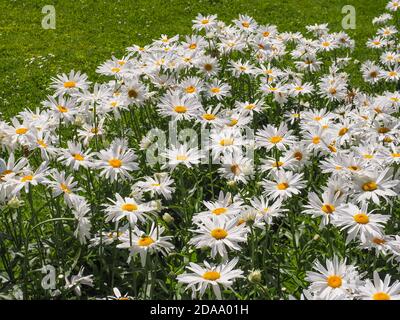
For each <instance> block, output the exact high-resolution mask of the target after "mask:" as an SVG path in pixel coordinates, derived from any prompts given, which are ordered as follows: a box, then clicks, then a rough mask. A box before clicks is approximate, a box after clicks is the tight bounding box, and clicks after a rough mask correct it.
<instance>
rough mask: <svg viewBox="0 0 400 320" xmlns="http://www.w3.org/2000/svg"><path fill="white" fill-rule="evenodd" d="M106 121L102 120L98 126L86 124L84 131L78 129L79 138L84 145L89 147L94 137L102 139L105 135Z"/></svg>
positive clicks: (83, 126) (83, 127)
mask: <svg viewBox="0 0 400 320" xmlns="http://www.w3.org/2000/svg"><path fill="white" fill-rule="evenodd" d="M104 120H105V118H102V119H101V120H100V121H99V122H98V123H97V124H95V123H91V122H88V123H84V124H83V125H82V129H78V136H79V139H80V140H82V143H83V145H85V146H87V145H88V144H89V142H90V141H91V140H92V139H93V138H94V137H101V136H102V135H103V134H104V129H103V126H104Z"/></svg>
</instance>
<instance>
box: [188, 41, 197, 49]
mask: <svg viewBox="0 0 400 320" xmlns="http://www.w3.org/2000/svg"><path fill="white" fill-rule="evenodd" d="M196 48H197V44H195V43H192V44H191V45H190V46H189V49H191V50H194V49H196Z"/></svg>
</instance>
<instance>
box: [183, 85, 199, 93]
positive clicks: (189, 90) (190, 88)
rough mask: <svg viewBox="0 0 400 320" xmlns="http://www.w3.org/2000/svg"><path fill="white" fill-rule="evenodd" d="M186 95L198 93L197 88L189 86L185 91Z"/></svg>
mask: <svg viewBox="0 0 400 320" xmlns="http://www.w3.org/2000/svg"><path fill="white" fill-rule="evenodd" d="M185 91H186V93H193V92H195V91H196V88H195V87H194V86H189V87H187V88H186V89H185Z"/></svg>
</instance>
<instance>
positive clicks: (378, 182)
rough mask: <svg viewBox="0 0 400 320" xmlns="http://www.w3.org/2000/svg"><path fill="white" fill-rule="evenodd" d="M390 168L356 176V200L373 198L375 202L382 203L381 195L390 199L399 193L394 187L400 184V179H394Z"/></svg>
mask: <svg viewBox="0 0 400 320" xmlns="http://www.w3.org/2000/svg"><path fill="white" fill-rule="evenodd" d="M392 178H393V174H392V173H391V171H390V168H387V169H385V170H383V171H381V172H380V171H379V170H375V171H373V172H367V173H365V174H362V175H357V176H355V177H354V184H355V187H356V188H355V189H356V190H355V192H356V194H355V196H354V198H355V200H356V201H357V202H364V201H367V200H372V201H373V202H374V203H375V204H380V200H379V197H382V198H384V199H385V200H386V201H388V197H395V196H397V193H396V192H395V191H393V189H394V188H395V187H396V186H397V185H398V184H399V180H393V179H392Z"/></svg>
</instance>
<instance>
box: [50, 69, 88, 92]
mask: <svg viewBox="0 0 400 320" xmlns="http://www.w3.org/2000/svg"><path fill="white" fill-rule="evenodd" d="M87 78H88V77H87V75H86V74H85V73H82V74H81V72H80V71H78V72H75V71H74V70H71V72H70V73H69V75H66V74H65V73H63V74H61V75H57V76H56V77H53V78H51V80H52V81H53V82H52V83H51V84H50V87H51V88H53V89H54V90H55V93H54V95H55V96H62V95H64V94H66V93H68V94H69V95H71V94H73V93H76V92H78V91H79V90H87V89H88V88H89V84H90V82H88V81H87Z"/></svg>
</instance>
